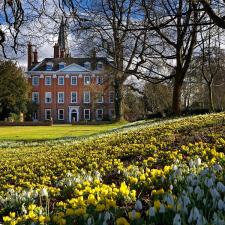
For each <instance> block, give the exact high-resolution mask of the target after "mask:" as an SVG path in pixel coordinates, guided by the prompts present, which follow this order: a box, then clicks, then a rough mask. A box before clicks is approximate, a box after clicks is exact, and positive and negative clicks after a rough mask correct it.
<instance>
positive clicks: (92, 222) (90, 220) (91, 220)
mask: <svg viewBox="0 0 225 225" xmlns="http://www.w3.org/2000/svg"><path fill="white" fill-rule="evenodd" d="M93 224H94V220H93V218H92V217H89V218H88V220H87V225H93Z"/></svg>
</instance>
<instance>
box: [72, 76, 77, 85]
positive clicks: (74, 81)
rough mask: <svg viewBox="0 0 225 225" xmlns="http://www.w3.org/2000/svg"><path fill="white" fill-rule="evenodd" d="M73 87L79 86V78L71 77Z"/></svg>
mask: <svg viewBox="0 0 225 225" xmlns="http://www.w3.org/2000/svg"><path fill="white" fill-rule="evenodd" d="M71 85H77V76H72V77H71Z"/></svg>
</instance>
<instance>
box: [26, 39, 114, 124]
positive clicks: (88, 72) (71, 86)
mask: <svg viewBox="0 0 225 225" xmlns="http://www.w3.org/2000/svg"><path fill="white" fill-rule="evenodd" d="M61 36H62V35H61ZM60 40H61V41H60ZM62 40H63V38H61V39H60V37H59V41H58V43H56V44H55V46H54V49H53V52H54V57H53V58H45V59H43V60H42V61H41V62H38V52H37V50H34V51H33V46H32V44H31V43H29V44H28V71H27V76H28V81H29V83H30V85H31V87H32V91H31V96H30V98H31V101H32V102H33V103H34V104H35V105H36V106H37V107H36V110H35V111H34V112H33V120H34V121H45V120H52V121H53V122H54V123H72V122H80V121H87V122H88V121H93V120H94V121H101V120H112V119H113V118H114V114H115V111H114V92H113V89H112V87H111V86H110V83H111V82H110V73H109V70H108V67H109V62H108V61H107V59H106V58H104V57H96V56H95V54H93V56H92V57H91V58H82V57H81V58H74V57H71V56H69V54H68V52H67V49H66V46H65V41H64V40H63V41H62Z"/></svg>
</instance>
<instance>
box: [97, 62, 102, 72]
mask: <svg viewBox="0 0 225 225" xmlns="http://www.w3.org/2000/svg"><path fill="white" fill-rule="evenodd" d="M97 70H103V63H102V62H98V63H97Z"/></svg>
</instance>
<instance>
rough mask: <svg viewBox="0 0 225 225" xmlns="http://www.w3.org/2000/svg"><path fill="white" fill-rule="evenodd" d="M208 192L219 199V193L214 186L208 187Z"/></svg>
mask: <svg viewBox="0 0 225 225" xmlns="http://www.w3.org/2000/svg"><path fill="white" fill-rule="evenodd" d="M210 194H211V196H212V198H213V199H214V200H215V199H220V193H219V192H218V191H217V190H216V188H211V189H210Z"/></svg>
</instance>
